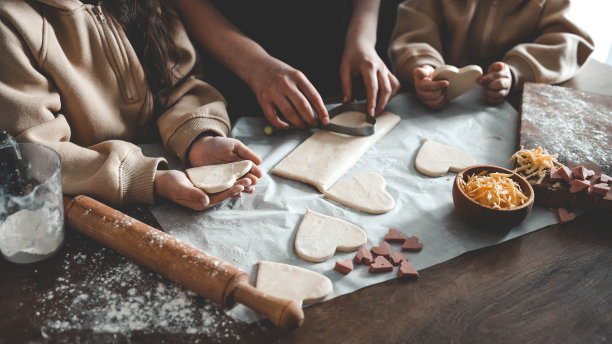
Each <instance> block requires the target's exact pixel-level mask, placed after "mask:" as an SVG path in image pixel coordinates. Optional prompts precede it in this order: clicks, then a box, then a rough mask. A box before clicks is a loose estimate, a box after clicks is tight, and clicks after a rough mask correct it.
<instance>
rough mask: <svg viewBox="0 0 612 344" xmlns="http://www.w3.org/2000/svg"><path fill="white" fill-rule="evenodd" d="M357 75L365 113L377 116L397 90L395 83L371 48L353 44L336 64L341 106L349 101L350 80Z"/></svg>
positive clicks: (398, 86) (398, 85)
mask: <svg viewBox="0 0 612 344" xmlns="http://www.w3.org/2000/svg"><path fill="white" fill-rule="evenodd" d="M357 75H361V76H362V78H363V81H364V83H365V88H366V99H367V111H368V114H369V115H370V116H374V115H378V114H380V113H381V112H382V110H383V109H384V108H385V106H387V103H388V102H389V100H390V99H391V98H392V97H393V96H394V95H395V94H396V93H397V91H398V90H399V88H400V82H399V80H397V78H396V77H395V75H393V73H391V72H390V71H389V69H388V68H387V66H386V65H385V63H384V62H383V61H382V60H381V59H380V57H379V56H378V54H377V53H376V50H375V49H374V48H373V47H365V46H361V45H359V44H353V45H350V47H347V48H346V49H344V53H343V55H342V62H341V63H340V80H341V81H342V95H343V99H342V101H343V102H344V103H347V102H349V101H351V100H352V98H353V90H352V79H353V77H355V76H357Z"/></svg>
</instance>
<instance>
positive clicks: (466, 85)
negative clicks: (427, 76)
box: [431, 65, 482, 100]
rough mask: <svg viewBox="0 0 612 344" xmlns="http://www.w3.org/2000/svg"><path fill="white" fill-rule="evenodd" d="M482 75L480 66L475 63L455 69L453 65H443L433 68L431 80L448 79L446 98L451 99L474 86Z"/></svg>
mask: <svg viewBox="0 0 612 344" xmlns="http://www.w3.org/2000/svg"><path fill="white" fill-rule="evenodd" d="M481 76H482V68H480V67H479V66H476V65H469V66H465V67H463V68H461V69H457V67H455V66H450V65H444V66H439V67H438V68H436V70H434V72H433V74H432V75H431V78H432V79H433V80H448V88H447V89H446V98H447V99H448V100H453V99H455V98H457V97H459V96H460V95H462V94H464V93H465V92H467V91H469V90H471V89H472V88H474V86H476V84H477V82H476V80H477V79H478V78H479V77H481Z"/></svg>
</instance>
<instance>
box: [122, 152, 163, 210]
mask: <svg viewBox="0 0 612 344" xmlns="http://www.w3.org/2000/svg"><path fill="white" fill-rule="evenodd" d="M167 165H168V163H167V161H166V160H165V159H163V158H148V157H145V156H144V155H142V152H141V151H140V149H138V150H135V151H133V152H132V153H130V154H129V155H128V156H127V157H126V158H125V159H124V160H123V162H122V163H121V171H120V174H119V175H120V176H121V180H120V187H121V199H120V206H124V205H126V204H131V203H144V204H149V205H152V204H154V194H155V188H154V186H155V172H156V171H157V169H158V167H164V168H166V167H167Z"/></svg>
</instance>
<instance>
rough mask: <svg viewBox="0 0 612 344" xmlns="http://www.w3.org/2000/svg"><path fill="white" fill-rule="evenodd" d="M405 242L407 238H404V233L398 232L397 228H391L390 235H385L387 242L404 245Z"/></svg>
mask: <svg viewBox="0 0 612 344" xmlns="http://www.w3.org/2000/svg"><path fill="white" fill-rule="evenodd" d="M405 240H406V237H404V236H403V235H402V233H400V231H398V230H397V229H395V228H389V233H388V234H387V235H385V241H386V242H399V243H403V242H404V241H405Z"/></svg>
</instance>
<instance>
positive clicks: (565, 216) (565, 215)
mask: <svg viewBox="0 0 612 344" xmlns="http://www.w3.org/2000/svg"><path fill="white" fill-rule="evenodd" d="M557 216H558V217H559V221H561V223H565V222H569V221H572V220H574V219H575V218H576V214H574V213H570V212H569V211H567V209H565V208H559V209H558V210H557Z"/></svg>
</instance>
